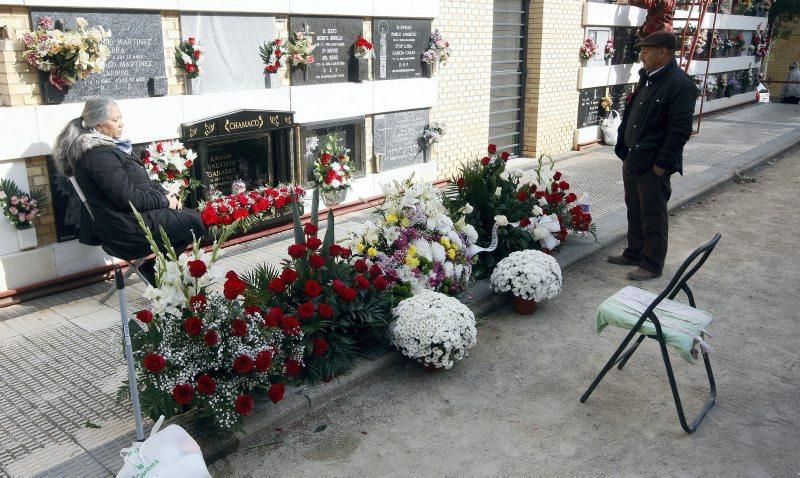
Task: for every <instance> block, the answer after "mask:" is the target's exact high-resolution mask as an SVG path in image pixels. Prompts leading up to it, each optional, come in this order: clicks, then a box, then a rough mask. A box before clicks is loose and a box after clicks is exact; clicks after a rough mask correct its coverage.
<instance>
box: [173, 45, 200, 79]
mask: <svg viewBox="0 0 800 478" xmlns="http://www.w3.org/2000/svg"><path fill="white" fill-rule="evenodd" d="M175 62H176V63H177V65H178V67H179V68H180V69H181V70H183V71H184V73H185V74H186V78H197V77H198V76H200V64H201V63H202V62H203V51H202V50H201V49H200V45H198V44H197V40H195V38H194V37H189V38H187V39H186V40H184V41H182V42H181V43H180V44H179V45H178V46H176V47H175Z"/></svg>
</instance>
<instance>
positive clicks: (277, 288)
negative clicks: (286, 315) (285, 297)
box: [269, 277, 286, 294]
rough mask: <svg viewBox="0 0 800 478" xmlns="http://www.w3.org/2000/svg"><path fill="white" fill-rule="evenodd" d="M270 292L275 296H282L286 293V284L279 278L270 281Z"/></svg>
mask: <svg viewBox="0 0 800 478" xmlns="http://www.w3.org/2000/svg"><path fill="white" fill-rule="evenodd" d="M269 290H270V291H272V293H274V294H282V293H283V292H285V291H286V283H285V282H283V280H281V279H280V278H279V277H276V278H274V279H272V280H271V281H269Z"/></svg>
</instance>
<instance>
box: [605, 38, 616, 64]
mask: <svg viewBox="0 0 800 478" xmlns="http://www.w3.org/2000/svg"><path fill="white" fill-rule="evenodd" d="M615 52H616V50H615V49H614V41H613V40H608V41H607V42H606V47H605V51H604V53H603V57H604V58H605V59H606V60H610V59H612V58H613V57H614V53H615Z"/></svg>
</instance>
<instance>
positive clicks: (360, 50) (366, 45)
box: [353, 35, 374, 60]
mask: <svg viewBox="0 0 800 478" xmlns="http://www.w3.org/2000/svg"><path fill="white" fill-rule="evenodd" d="M353 53H354V55H355V57H356V58H358V59H359V60H367V59H369V58H370V57H371V56H373V55H374V53H373V51H372V43H370V42H369V41H368V40H367V39H366V38H364V37H363V36H362V35H359V36H358V38H357V39H356V42H355V43H354V44H353Z"/></svg>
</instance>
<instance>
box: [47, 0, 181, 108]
mask: <svg viewBox="0 0 800 478" xmlns="http://www.w3.org/2000/svg"><path fill="white" fill-rule="evenodd" d="M42 16H48V17H51V18H53V19H54V20H56V22H57V23H56V26H57V27H58V26H59V23H60V24H61V25H62V27H61V28H74V27H75V17H83V18H85V19H86V20H87V21H88V22H89V27H93V26H97V25H102V26H103V28H105V29H106V30H110V31H111V38H109V39H108V46H109V48H110V49H111V56H110V57H109V59H108V61H107V63H106V68H105V70H104V71H103V72H102V73H93V74H92V75H90V76H89V77H88V78H87V79H85V80H80V81H78V82H77V83H75V84H74V85H72V86H70V87H69V89H68V90H67V92H66V94H65V95H63V98H59V99H55V98H54V99H53V101H48V99H47V98H46V99H45V101H46V102H60V101H63V102H67V103H74V102H78V101H84V100H86V99H87V98H89V97H92V96H108V97H111V98H115V99H124V98H144V97H148V96H159V95H163V94H165V93H166V91H164V89H163V88H162V86H163V82H164V80H163V79H164V78H165V75H166V68H165V66H164V44H163V41H162V35H163V33H162V31H161V14H160V13H159V12H151V11H135V12H134V11H124V10H120V11H117V10H114V11H111V10H105V11H100V10H65V9H59V10H51V9H38V8H32V9H31V21H32V22H33V24H34V25H35V24H36V22H37V21H38V20H39V18H40V17H42ZM44 90H45V91H44V93H45V95H47V92H48V91H52V90H54V88H52V89H51V88H47V87H45V88H44ZM53 93H56V94H57V93H59V92H58V91H57V90H56V91H53ZM59 100H60V101H59Z"/></svg>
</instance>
